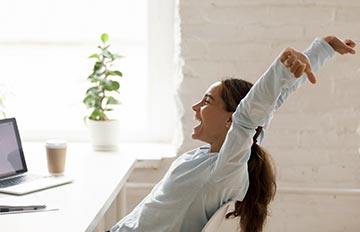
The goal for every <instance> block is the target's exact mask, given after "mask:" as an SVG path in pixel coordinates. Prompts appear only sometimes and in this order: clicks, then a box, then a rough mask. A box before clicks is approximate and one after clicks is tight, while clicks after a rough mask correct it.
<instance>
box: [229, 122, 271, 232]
mask: <svg viewBox="0 0 360 232" xmlns="http://www.w3.org/2000/svg"><path fill="white" fill-rule="evenodd" d="M260 132H261V127H258V129H257V130H256V134H255V136H254V143H253V145H252V147H251V154H250V159H249V161H248V172H249V183H250V184H249V189H248V191H247V193H246V195H245V198H244V199H243V201H236V203H235V210H234V211H233V212H230V213H228V214H227V215H226V218H229V217H230V216H234V217H238V216H239V217H240V228H241V231H243V232H261V231H262V230H263V227H264V224H265V221H266V217H267V215H268V205H269V203H270V201H271V200H273V198H274V196H275V192H276V182H275V173H274V170H273V164H272V160H271V157H270V154H269V153H267V152H266V151H265V150H264V149H262V148H261V147H260V146H259V145H258V144H257V143H256V139H257V136H258V135H259V134H260Z"/></svg>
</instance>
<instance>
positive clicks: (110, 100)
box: [106, 96, 120, 105]
mask: <svg viewBox="0 0 360 232" xmlns="http://www.w3.org/2000/svg"><path fill="white" fill-rule="evenodd" d="M119 103H120V102H119V101H118V100H116V99H115V98H114V97H112V96H109V97H107V102H106V104H109V105H117V104H119Z"/></svg>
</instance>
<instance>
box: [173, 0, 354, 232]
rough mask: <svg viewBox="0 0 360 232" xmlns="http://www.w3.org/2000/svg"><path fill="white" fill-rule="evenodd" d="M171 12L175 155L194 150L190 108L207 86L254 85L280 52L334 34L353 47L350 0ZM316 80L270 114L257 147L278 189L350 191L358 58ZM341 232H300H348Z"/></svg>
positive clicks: (209, 0)
mask: <svg viewBox="0 0 360 232" xmlns="http://www.w3.org/2000/svg"><path fill="white" fill-rule="evenodd" d="M178 10H179V18H180V23H179V24H180V25H179V30H180V37H181V39H180V41H181V42H180V43H179V46H180V56H181V59H182V61H183V66H182V74H183V79H182V81H181V84H180V86H179V90H178V93H179V98H180V101H181V104H182V108H183V112H182V115H181V122H182V133H183V142H182V144H181V146H180V148H179V152H180V153H182V152H185V151H187V150H189V149H192V148H194V147H196V146H198V145H200V144H201V143H200V142H197V141H193V140H192V139H191V131H192V126H193V125H194V122H193V115H194V114H193V112H192V110H191V105H192V104H193V103H194V102H196V101H197V100H198V99H199V98H200V97H201V96H202V95H203V93H204V91H205V90H206V89H207V87H208V86H209V85H210V84H211V83H213V82H214V81H216V80H219V79H222V78H223V77H225V76H235V77H241V78H244V79H246V80H249V81H252V82H254V81H255V80H256V79H257V78H258V77H259V76H260V75H261V74H262V72H264V71H265V69H266V68H267V66H268V65H270V64H271V62H272V60H273V59H274V58H275V57H276V56H277V54H279V53H280V52H281V50H282V49H283V48H285V47H288V46H292V47H295V48H297V49H300V50H304V49H305V48H306V47H307V46H308V45H309V44H310V42H311V41H312V40H313V39H314V38H315V37H317V36H325V35H329V34H335V35H337V36H339V37H341V38H348V37H350V38H352V39H354V40H356V41H357V42H358V43H359V42H360V41H359V37H360V30H358V28H360V2H359V1H356V0H347V1H341V0H329V1H327V0H320V1H310V0H294V1H288V0H267V1H265V0H254V1H243V0H180V2H179V5H178ZM318 75H319V83H318V84H317V85H316V86H312V85H311V84H308V85H307V86H305V87H304V88H302V89H300V90H299V91H297V92H296V93H295V94H293V96H291V97H290V98H289V100H288V101H287V102H286V103H285V104H284V106H283V107H282V108H281V109H280V110H279V112H277V113H276V114H275V117H274V120H273V123H272V125H271V127H270V128H269V130H268V132H267V137H266V139H265V142H264V147H265V148H267V149H268V150H269V151H270V152H271V153H272V155H273V158H274V160H275V162H276V165H277V169H278V179H279V183H280V185H286V186H304V187H333V188H340V187H344V188H356V187H358V186H360V178H359V176H360V171H359V170H360V155H359V149H358V148H359V147H360V135H359V133H358V132H360V130H359V129H358V127H359V122H360V101H359V99H360V90H359V86H360V56H359V55H355V56H351V57H350V56H347V57H345V56H340V55H337V56H336V57H335V58H334V59H332V60H331V61H329V62H328V63H327V64H325V66H323V67H322V68H321V70H320V71H319V73H318ZM357 131H358V132H357ZM321 201H322V202H325V201H329V200H328V199H325V200H321ZM279 204H283V203H279ZM287 205H289V206H290V204H287ZM350 205H351V204H350ZM304 210H308V209H306V208H304ZM334 211H335V210H334ZM284 212H285V211H283V212H280V213H277V215H281V214H284ZM351 212H354V210H353V211H351ZM357 212H358V213H359V209H357ZM319 213H320V212H319ZM334 213H336V212H334ZM295 216H296V215H295ZM295 216H294V217H295ZM332 217H333V216H331V215H330V216H329V219H330V218H332ZM357 217H358V216H357ZM295 218H296V217H295ZM311 220H315V219H311ZM311 220H310V219H308V220H307V219H306V218H305V219H304V221H311ZM345 221H346V220H345V219H343V222H344V223H345ZM320 224H321V223H320ZM353 225H354V224H351V223H350V224H349V228H353ZM357 225H359V224H357ZM305 227H306V226H305ZM305 227H304V228H305ZM345 227H346V225H344V227H343V229H344V230H341V226H340V227H336V228H337V229H339V230H336V229H335V230H326V229H325V228H328V227H324V228H322V229H321V228H320V229H319V230H317V229H316V228H313V230H307V231H353V230H351V229H350V230H346V229H345ZM272 228H281V229H280V230H276V229H274V231H294V230H292V229H291V230H290V229H289V228H291V225H289V224H286V225H282V226H281V225H280V224H279V225H277V224H276V222H274V223H272ZM317 228H319V227H317ZM288 229H289V230H288ZM299 231H304V230H299Z"/></svg>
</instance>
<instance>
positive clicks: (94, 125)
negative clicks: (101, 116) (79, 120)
mask: <svg viewBox="0 0 360 232" xmlns="http://www.w3.org/2000/svg"><path fill="white" fill-rule="evenodd" d="M87 126H88V127H89V131H90V139H91V143H92V145H93V147H94V149H95V150H96V151H114V150H117V149H118V146H119V131H120V126H119V121H117V120H108V121H94V120H87Z"/></svg>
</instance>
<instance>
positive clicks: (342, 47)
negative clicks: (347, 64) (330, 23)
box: [324, 36, 356, 55]
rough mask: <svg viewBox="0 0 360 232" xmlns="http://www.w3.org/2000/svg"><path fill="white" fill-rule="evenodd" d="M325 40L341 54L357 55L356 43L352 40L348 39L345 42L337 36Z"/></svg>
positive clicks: (327, 37)
mask: <svg viewBox="0 0 360 232" xmlns="http://www.w3.org/2000/svg"><path fill="white" fill-rule="evenodd" d="M324 40H325V41H326V42H327V43H328V44H329V45H330V46H331V47H332V48H333V49H334V50H335V51H336V52H337V53H339V54H341V55H344V54H348V53H350V54H355V49H354V48H355V46H356V43H355V42H354V41H352V40H351V39H346V40H344V41H342V40H340V39H338V38H337V37H335V36H326V37H324Z"/></svg>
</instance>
